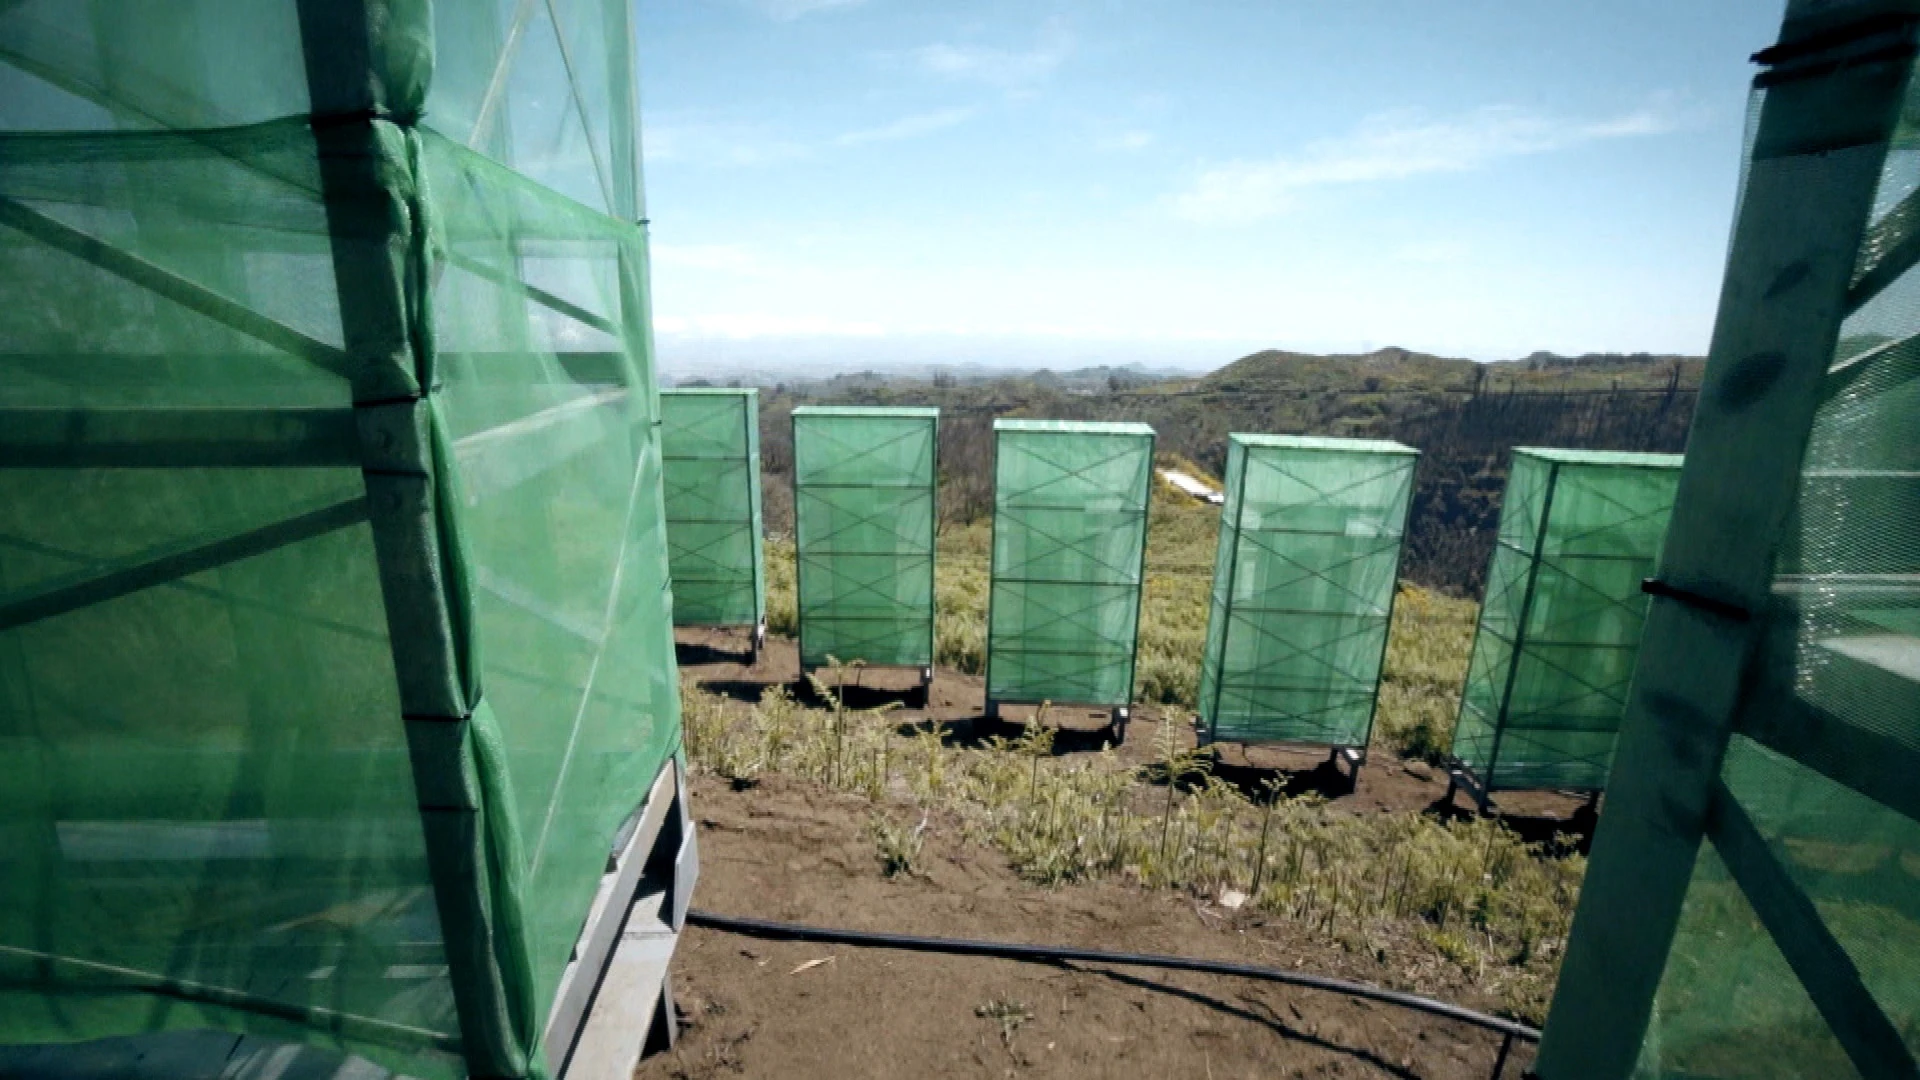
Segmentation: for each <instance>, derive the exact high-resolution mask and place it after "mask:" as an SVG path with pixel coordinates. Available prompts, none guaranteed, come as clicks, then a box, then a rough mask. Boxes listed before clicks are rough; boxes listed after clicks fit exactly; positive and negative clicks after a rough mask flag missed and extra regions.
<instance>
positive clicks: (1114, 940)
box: [637, 776, 1532, 1080]
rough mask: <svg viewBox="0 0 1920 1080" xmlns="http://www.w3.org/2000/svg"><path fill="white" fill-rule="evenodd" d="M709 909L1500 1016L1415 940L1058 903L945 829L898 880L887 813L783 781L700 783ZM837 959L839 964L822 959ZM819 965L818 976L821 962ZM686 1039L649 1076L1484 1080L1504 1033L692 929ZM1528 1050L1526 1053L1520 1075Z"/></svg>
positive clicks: (1083, 901) (1325, 1000)
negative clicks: (884, 851)
mask: <svg viewBox="0 0 1920 1080" xmlns="http://www.w3.org/2000/svg"><path fill="white" fill-rule="evenodd" d="M693 806H694V808H695V816H696V819H697V820H698V827H699V830H700V842H701V849H702V874H701V881H700V885H699V889H698V894H697V896H696V898H695V902H696V904H697V905H698V906H699V907H702V908H705V909H708V910H712V911H716V912H720V913H723V914H734V915H747V916H757V917H762V918H773V919H782V920H790V921H797V922H810V923H818V924H823V925H832V926H840V927H848V928H853V929H862V930H883V931H898V932H904V933H918V934H931V935H943V936H954V937H979V938H991V939H998V940H1007V941H1026V942H1042V943H1064V944H1072V945H1078V946H1084V947H1089V948H1105V949H1122V950H1129V951H1146V952H1163V953H1175V954H1183V955H1191V956H1204V957H1211V958H1215V959H1221V960H1237V961H1242V962H1253V963H1263V964H1269V965H1275V966H1284V967H1295V968H1301V969H1305V970H1309V971H1314V972H1319V973H1322V974H1329V975H1338V976H1341V977H1345V978H1351V979H1357V980H1363V981H1367V982H1374V983H1382V984H1387V985H1393V986H1398V987H1403V988H1409V989H1419V990H1421V991H1423V992H1426V993H1431V994H1435V995H1437V996H1441V997H1444V998H1445V999H1447V1000H1451V1001H1457V1002H1460V1003H1462V1004H1466V1005H1470V1006H1474V1007H1479V1008H1489V1007H1491V1006H1492V1005H1493V1002H1491V1001H1489V1000H1486V999H1485V998H1484V997H1483V996H1482V995H1480V994H1479V992H1478V991H1477V989H1476V987H1475V986H1474V985H1473V982H1472V979H1471V978H1470V977H1469V976H1468V975H1467V974H1466V973H1464V972H1462V971H1461V970H1460V969H1459V968H1457V967H1454V966H1452V965H1451V964H1449V963H1448V962H1446V961H1445V960H1444V959H1443V958H1441V957H1439V956H1438V955H1436V954H1433V953H1432V951H1431V950H1428V949H1424V948H1421V947H1419V946H1418V945H1417V944H1415V943H1410V942H1396V941H1382V942H1378V943H1377V944H1375V943H1370V944H1369V945H1368V946H1367V947H1366V948H1363V949H1350V948H1348V947H1342V946H1341V945H1338V944H1335V943H1333V942H1330V941H1328V940H1326V939H1325V938H1323V937H1320V936H1318V935H1314V934H1312V933H1311V932H1310V931H1309V930H1307V929H1306V928H1304V927H1300V926H1297V925H1295V924H1292V923H1290V922H1288V921H1286V920H1284V919H1275V918H1273V917H1270V916H1264V915H1248V914H1244V913H1238V912H1228V911H1225V910H1222V909H1221V908H1220V907H1219V906H1218V905H1217V904H1213V903H1209V902H1207V901H1205V900H1202V899H1198V898H1194V897H1190V896H1186V895H1183V894H1180V893H1176V892H1173V891H1169V890H1145V889H1140V888H1136V887H1133V886H1130V885H1127V884H1125V883H1121V882H1097V883H1091V884H1082V885H1074V886H1068V887H1063V888H1058V889H1046V888H1042V887H1039V886H1035V885H1031V884H1028V883H1025V882H1023V881H1021V880H1019V879H1018V878H1016V877H1015V876H1014V875H1013V874H1012V873H1011V872H1010V871H1008V870H1007V869H1006V867H1005V865H1004V861H1003V860H1001V859H1000V858H999V857H998V856H996V855H995V854H993V853H991V852H987V851H983V850H981V849H978V848H972V847H969V846H967V845H965V844H963V843H960V842H958V841H956V840H954V839H952V838H951V837H950V836H947V835H943V833H942V831H941V830H938V829H936V830H934V831H933V832H932V833H931V834H930V836H931V839H930V840H929V842H928V845H927V849H926V850H925V851H924V852H923V853H922V855H921V858H920V860H919V862H920V866H921V871H920V873H918V874H917V875H915V876H912V877H899V878H894V879H888V878H885V877H883V876H882V874H881V872H880V866H879V862H878V860H877V858H876V856H875V849H874V845H873V843H872V841H871V840H870V839H869V838H868V835H867V831H866V830H867V824H866V823H867V820H868V815H869V814H870V813H872V808H871V806H870V804H869V803H868V802H867V801H866V800H865V799H863V798H861V797H859V796H851V795H837V794H831V793H826V792H822V791H820V790H818V789H814V788H811V787H809V786H805V785H800V784H795V783H790V782H787V781H784V780H782V779H779V778H773V779H770V780H768V781H766V782H763V783H762V784H760V785H758V786H757V787H754V788H750V789H747V790H734V789H732V788H731V787H730V786H728V785H727V784H725V783H724V782H721V781H718V780H716V779H715V778H712V777H707V776H703V777H700V778H698V779H697V780H696V781H695V784H694V799H693ZM820 961H824V962H820ZM809 964H811V965H812V966H806V967H803V965H809ZM674 981H675V987H676V993H677V994H678V996H679V1003H680V1006H681V1009H682V1010H683V1014H684V1016H685V1018H686V1022H687V1025H688V1026H687V1027H686V1029H685V1031H684V1033H683V1034H682V1036H681V1040H680V1043H679V1045H678V1046H677V1047H676V1048H675V1050H674V1051H673V1052H671V1053H669V1054H666V1055H662V1056H660V1057H657V1058H654V1059H652V1060H650V1061H649V1062H647V1063H646V1064H644V1065H643V1066H642V1067H641V1069H640V1071H639V1073H638V1074H637V1075H638V1076H639V1077H642V1078H648V1080H655V1078H669V1077H671V1078H683V1077H684V1078H707V1077H727V1076H754V1077H783V1078H791V1080H827V1078H836V1080H838V1078H844V1077H890V1076H899V1077H928V1078H942V1077H962V1076H964V1077H983V1076H993V1077H1009V1076H1034V1077H1046V1076H1061V1077H1067V1076H1074V1077H1079V1076H1096V1077H1098V1076H1115V1077H1122V1076H1124V1077H1128V1078H1137V1077H1163V1076H1165V1077H1173V1076H1180V1077H1186V1076H1191V1077H1203V1078H1205V1077H1218V1078H1220V1080H1226V1078H1228V1077H1371V1076H1391V1077H1401V1078H1412V1077H1423V1078H1432V1080H1481V1078H1484V1077H1487V1076H1488V1075H1489V1073H1490V1070H1491V1068H1492V1064H1493V1058H1494V1054H1495V1052H1496V1049H1497V1046H1498V1042H1499V1040H1498V1037H1497V1036H1494V1035H1491V1034H1489V1033H1487V1032H1484V1031H1481V1030H1479V1029H1477V1028H1473V1027H1470V1026H1467V1025H1464V1024H1461V1023H1458V1022H1455V1021H1449V1020H1443V1019H1439V1018H1435V1017H1430V1016H1426V1015H1423V1014H1419V1013H1413V1012H1408V1011H1404V1010H1400V1009H1395V1008H1390V1007H1387V1006H1384V1005H1375V1004H1371V1003H1367V1002H1358V1001H1353V1000H1349V999H1346V998H1341V997H1338V996H1335V995H1331V994H1326V993H1322V992H1317V991H1312V990H1304V989H1297V988H1292V987H1284V986H1277V985H1271V984H1264V983H1253V982H1249V981H1243V980H1235V979H1229V978H1220V977H1213V976H1204V975H1187V974H1184V973H1169V972H1150V971H1126V970H1103V969H1100V968H1096V967H1091V966H1071V967H1068V966H1063V967H1046V966H1041V965H1033V964H1019V963H1013V962H1009V961H1000V960H990V959H976V958H968V957H948V956H929V955H922V954H914V953H906V952H892V951H882V950H861V949H848V948H842V947H836V946H821V945H806V944H791V943H784V942H765V941H758V940H754V939H749V938H742V937H735V936H731V935H727V934H720V933H715V932H709V931H705V930H699V929H689V930H688V932H687V934H686V936H685V937H684V938H683V939H682V941H681V945H680V950H679V953H678V955H677V956H676V958H675V962H674ZM1531 1058H1532V1048H1531V1047H1529V1046H1525V1045H1524V1044H1517V1045H1516V1052H1515V1055H1514V1058H1513V1059H1512V1060H1511V1061H1510V1062H1509V1063H1508V1065H1507V1068H1506V1075H1507V1076H1508V1077H1518V1076H1519V1075H1520V1074H1521V1070H1522V1069H1523V1068H1525V1067H1526V1066H1527V1065H1528V1064H1529V1063H1530V1062H1531Z"/></svg>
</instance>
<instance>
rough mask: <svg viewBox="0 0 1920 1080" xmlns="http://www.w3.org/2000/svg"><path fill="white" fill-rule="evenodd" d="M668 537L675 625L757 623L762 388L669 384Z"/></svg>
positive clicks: (762, 587) (665, 399) (665, 403)
mask: <svg viewBox="0 0 1920 1080" xmlns="http://www.w3.org/2000/svg"><path fill="white" fill-rule="evenodd" d="M660 446H661V451H662V453H663V455H664V457H665V463H666V504H667V542H668V543H669V545H670V550H669V562H670V563H671V565H672V571H673V624H674V625H675V626H751V625H754V624H757V623H759V622H760V620H761V619H762V618H764V617H765V616H766V613H767V596H766V580H765V577H764V575H763V574H762V572H761V526H760V392H759V391H758V390H751V389H748V390H709V389H698V388H695V389H681V390H664V391H661V394H660Z"/></svg>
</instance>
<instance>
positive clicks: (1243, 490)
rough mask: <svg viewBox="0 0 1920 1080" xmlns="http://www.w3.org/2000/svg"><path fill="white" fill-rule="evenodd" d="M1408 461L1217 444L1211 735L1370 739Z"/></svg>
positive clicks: (1407, 457)
mask: <svg viewBox="0 0 1920 1080" xmlns="http://www.w3.org/2000/svg"><path fill="white" fill-rule="evenodd" d="M1416 459H1417V451H1415V450H1413V449H1411V448H1409V447H1405V446H1401V445H1400V444H1398V443H1385V442H1369V441H1365V440H1359V439H1313V438H1299V437H1291V436H1278V435H1232V436H1229V437H1228V441H1227V501H1226V505H1225V507H1224V508H1223V510H1222V514H1221V519H1220V547H1219V555H1218V556H1217V557H1216V558H1215V560H1214V578H1213V596H1212V604H1211V608H1210V611H1209V614H1208V618H1207V648H1206V655H1205V657H1204V659H1203V660H1202V662H1201V668H1200V718H1201V721H1202V724H1203V730H1204V733H1205V735H1206V737H1207V738H1208V739H1212V740H1231V741H1234V742H1246V743H1260V742H1308V743H1323V744H1329V745H1334V746H1365V745H1366V744H1367V738H1368V736H1369V734H1370V733H1371V730H1372V728H1373V712H1374V697H1375V693H1376V691H1377V690H1378V688H1379V682H1380V663H1381V660H1382V658H1383V656H1384V655H1385V650H1386V643H1387V624H1388V622H1389V621H1390V619H1391V617H1392V614H1393V590H1394V579H1395V577H1396V575H1397V573H1398V570H1399V565H1400V542H1401V537H1402V536H1403V535H1404V533H1405V531H1406V520H1407V507H1408V504H1409V502H1410V501H1411V498H1412V494H1413V469H1414V462H1415V460H1416Z"/></svg>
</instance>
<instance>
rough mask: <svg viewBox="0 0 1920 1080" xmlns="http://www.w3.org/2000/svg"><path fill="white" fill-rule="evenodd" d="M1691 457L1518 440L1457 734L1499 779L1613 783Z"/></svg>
mask: <svg viewBox="0 0 1920 1080" xmlns="http://www.w3.org/2000/svg"><path fill="white" fill-rule="evenodd" d="M1680 461H1681V459H1680V457H1679V456H1678V455H1671V454H1618V453H1600V452H1590V451H1577V450H1537V449H1529V448H1525V447H1522V448H1520V449H1517V450H1515V451H1514V454H1513V469H1512V472H1511V474H1510V476H1509V477H1508V480H1507V493H1506V499H1505V502H1504V503H1503V505H1502V507H1501V511H1500V532H1499V540H1498V543H1497V544H1496V546H1495V548H1494V553H1493V561H1492V563H1491V565H1490V567H1489V569H1488V571H1487V596H1486V600H1485V601H1484V602H1483V603H1482V605H1481V608H1480V625H1479V629H1478V631H1477V632H1476V633H1475V635H1474V641H1473V659H1472V661H1471V662H1470V663H1469V665H1468V669H1467V684H1466V690H1465V693H1464V695H1463V697H1462V699H1461V703H1460V717H1459V722H1458V723H1457V725H1456V726H1455V728H1454V734H1453V755H1454V757H1455V758H1456V759H1458V761H1459V762H1460V764H1462V765H1464V766H1466V767H1467V768H1468V769H1470V770H1472V771H1473V773H1474V774H1475V776H1477V777H1478V778H1479V780H1480V782H1481V783H1483V784H1485V785H1486V786H1487V789H1488V790H1493V789H1496V788H1564V789H1569V790H1586V791H1597V790H1600V789H1602V788H1604V787H1606V783H1607V772H1608V770H1609V769H1610V768H1611V767H1612V764H1613V746H1614V741H1615V738H1616V737H1617V736H1618V734H1619V730H1620V717H1621V714H1622V712H1623V711H1624V710H1625V708H1626V700H1627V688H1628V684H1629V683H1630V682H1631V681H1632V678H1633V667H1634V661H1635V659H1636V657H1637V656H1638V655H1639V648H1640V627H1641V624H1642V622H1643V621H1644V620H1645V618H1646V611H1647V598H1646V596H1645V594H1643V593H1642V592H1641V591H1640V583H1641V582H1642V581H1643V580H1645V579H1646V578H1648V577H1650V576H1652V574H1653V568H1654V564H1655V562H1656V561H1657V560H1658V558H1659V556H1660V545H1661V541H1662V540H1663V539H1664V537H1665V536H1666V531H1667V519H1668V517H1669V516H1670V514H1671V513H1672V509H1673V495H1674V491H1675V489H1676V487H1677V486H1678V484H1679V479H1680Z"/></svg>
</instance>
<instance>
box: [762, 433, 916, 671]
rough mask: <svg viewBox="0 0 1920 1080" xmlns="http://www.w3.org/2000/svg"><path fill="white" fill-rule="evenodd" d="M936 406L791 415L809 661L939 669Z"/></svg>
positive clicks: (803, 640) (804, 658)
mask: <svg viewBox="0 0 1920 1080" xmlns="http://www.w3.org/2000/svg"><path fill="white" fill-rule="evenodd" d="M939 418H940V412H939V410H937V409H911V408H892V409H889V408H862V407H857V406H850V407H821V406H802V407H800V408H798V409H795V410H794V411H793V528H794V540H795V551H796V559H797V567H796V569H797V571H798V574H799V583H798V584H799V608H800V611H799V614H800V663H801V664H802V665H803V666H805V667H816V666H819V665H823V664H826V663H829V662H830V661H831V660H838V661H840V662H841V663H846V664H850V663H853V662H854V661H856V660H858V661H864V662H865V663H868V664H881V665H902V666H914V667H926V666H930V665H932V663H933V549H934V524H935V522H934V515H935V510H936V508H935V504H934V483H935V464H934V459H935V456H936V454H937V453H938V448H939V424H940V419H939Z"/></svg>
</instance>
